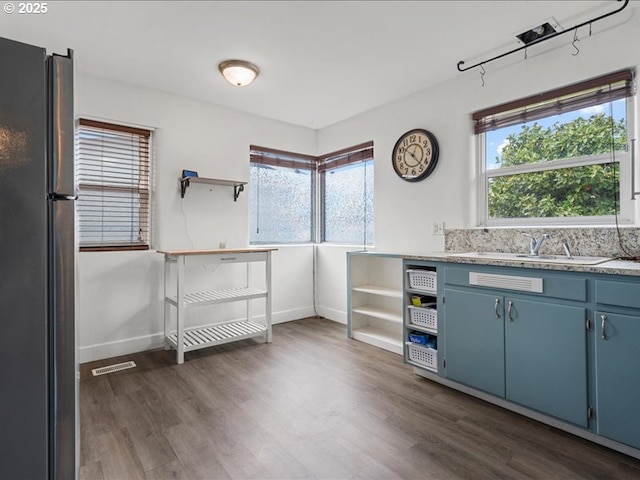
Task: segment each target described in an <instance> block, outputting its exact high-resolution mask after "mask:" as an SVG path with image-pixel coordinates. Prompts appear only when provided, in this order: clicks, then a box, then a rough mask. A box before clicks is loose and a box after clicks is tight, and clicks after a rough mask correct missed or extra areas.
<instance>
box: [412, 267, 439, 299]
mask: <svg viewBox="0 0 640 480" xmlns="http://www.w3.org/2000/svg"><path fill="white" fill-rule="evenodd" d="M407 273H408V274H409V288H411V289H413V290H421V291H423V292H431V293H436V288H437V273H436V272H431V271H429V270H407Z"/></svg>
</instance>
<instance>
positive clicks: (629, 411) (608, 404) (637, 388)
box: [595, 312, 640, 448]
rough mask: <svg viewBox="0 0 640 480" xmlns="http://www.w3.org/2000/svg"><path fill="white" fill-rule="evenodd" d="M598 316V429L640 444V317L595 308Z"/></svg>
mask: <svg viewBox="0 0 640 480" xmlns="http://www.w3.org/2000/svg"><path fill="white" fill-rule="evenodd" d="M603 315H604V316H605V317H604V318H605V325H604V333H605V335H606V340H605V339H603V338H602V336H603V335H602V333H603V332H602V316H603ZM595 320H596V334H597V337H596V395H597V402H598V411H597V415H596V419H597V421H598V433H599V434H600V435H604V436H605V437H609V438H611V439H613V440H617V441H618V442H621V443H625V444H627V445H631V446H632V447H635V448H640V416H639V415H638V405H639V399H640V373H639V372H640V344H639V343H638V338H640V317H634V316H630V315H619V314H613V313H606V312H596V317H595Z"/></svg>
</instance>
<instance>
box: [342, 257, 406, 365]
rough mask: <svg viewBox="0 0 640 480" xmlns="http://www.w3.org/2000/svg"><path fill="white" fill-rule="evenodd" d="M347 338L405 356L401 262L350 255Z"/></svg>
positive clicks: (398, 260)
mask: <svg viewBox="0 0 640 480" xmlns="http://www.w3.org/2000/svg"><path fill="white" fill-rule="evenodd" d="M347 283H348V292H347V303H348V307H347V309H348V318H347V330H348V332H347V333H348V336H349V337H350V338H353V339H354V340H359V341H362V342H365V343H369V344H371V345H375V346H376V347H379V348H383V349H385V350H388V351H390V352H393V353H397V354H399V355H402V351H403V344H402V319H403V315H402V299H403V292H402V259H401V257H400V256H398V255H389V254H381V253H375V252H349V253H347Z"/></svg>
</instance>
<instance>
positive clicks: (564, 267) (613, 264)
mask: <svg viewBox="0 0 640 480" xmlns="http://www.w3.org/2000/svg"><path fill="white" fill-rule="evenodd" d="M451 253H454V252H431V253H427V254H417V255H414V254H405V255H401V256H402V257H403V258H406V259H409V260H424V261H432V262H447V263H466V264H474V265H494V266H501V267H522V268H534V269H535V268H538V269H542V270H561V271H565V272H587V273H606V274H609V275H637V276H640V262H631V261H627V260H609V261H607V262H603V263H599V264H597V265H576V264H571V265H568V264H562V263H546V262H544V261H535V262H527V261H520V260H504V259H500V260H497V259H491V258H465V257H452V256H450V254H451Z"/></svg>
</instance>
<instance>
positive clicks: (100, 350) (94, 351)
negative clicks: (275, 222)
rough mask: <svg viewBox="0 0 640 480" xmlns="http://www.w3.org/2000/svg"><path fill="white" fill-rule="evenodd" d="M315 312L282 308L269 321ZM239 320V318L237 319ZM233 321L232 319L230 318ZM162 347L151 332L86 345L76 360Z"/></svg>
mask: <svg viewBox="0 0 640 480" xmlns="http://www.w3.org/2000/svg"><path fill="white" fill-rule="evenodd" d="M314 315H315V312H314V310H313V307H304V308H295V309H291V310H282V311H280V312H274V313H272V314H271V323H272V324H273V325H275V324H278V323H285V322H291V321H293V320H300V319H302V318H307V317H313V316H314ZM264 317H265V316H264V314H262V315H255V316H254V317H253V319H254V320H257V321H258V322H264ZM238 320H240V319H238ZM231 321H233V320H231ZM211 325H215V324H210V325H198V326H197V327H194V328H202V327H209V326H211ZM162 347H164V333H163V332H158V333H152V334H150V335H143V336H140V337H130V338H123V339H121V340H114V341H112V342H104V343H97V344H95V345H87V346H84V347H80V348H79V349H78V362H79V363H87V362H93V361H95V360H103V359H105V358H112V357H119V356H121V355H128V354H131V353H137V352H144V351H146V350H154V349H157V348H162Z"/></svg>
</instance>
